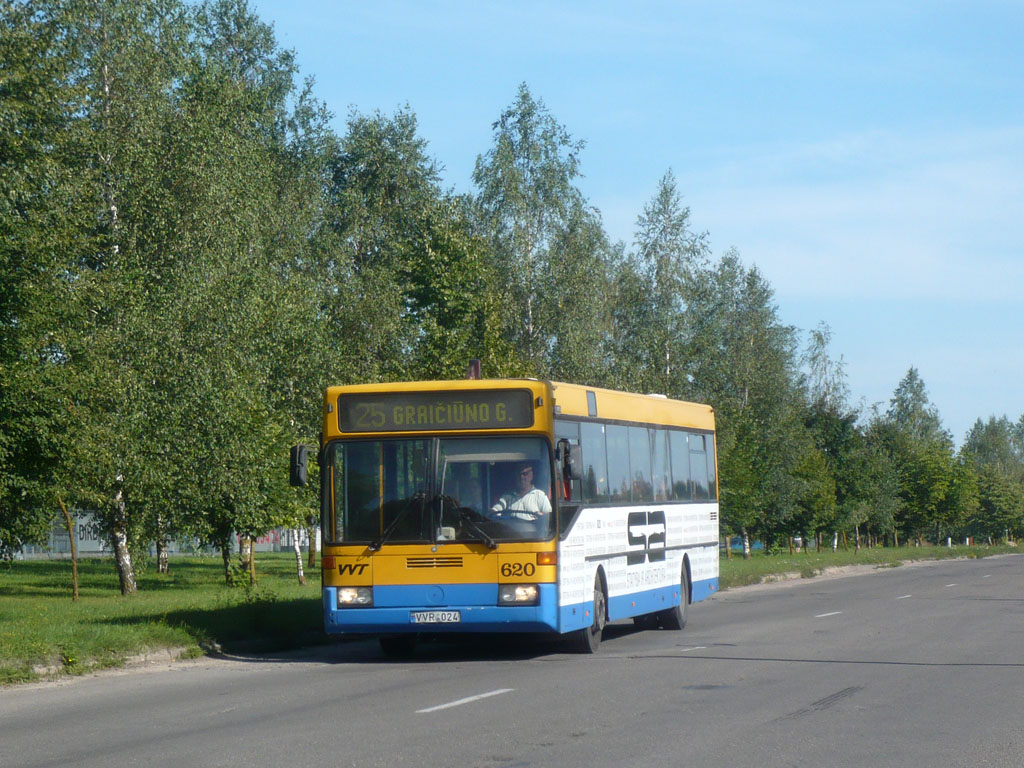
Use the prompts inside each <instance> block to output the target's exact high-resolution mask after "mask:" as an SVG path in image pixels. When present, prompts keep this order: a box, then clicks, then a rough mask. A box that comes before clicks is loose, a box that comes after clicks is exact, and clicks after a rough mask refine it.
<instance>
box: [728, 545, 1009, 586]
mask: <svg viewBox="0 0 1024 768" xmlns="http://www.w3.org/2000/svg"><path fill="white" fill-rule="evenodd" d="M1019 551H1020V550H1019V549H1017V548H1016V547H1013V546H994V547H984V546H974V547H962V546H961V547H952V548H946V547H934V546H924V547H913V546H910V547H872V548H870V549H867V548H865V549H861V550H860V552H855V551H854V550H853V549H850V550H849V551H846V550H843V549H839V550H837V551H836V552H834V553H833V552H832V551H831V550H823V551H822V552H816V551H814V550H811V551H810V552H802V551H801V552H798V553H795V554H792V555H790V554H788V553H786V554H772V555H766V554H764V553H763V552H760V551H756V552H754V553H753V556H752V557H751V558H750V559H749V560H744V559H743V556H742V554H738V553H736V552H733V556H732V557H731V558H727V557H725V555H724V553H723V555H722V558H721V560H720V561H719V585H720V587H721V588H722V589H728V588H729V587H742V586H746V585H748V584H759V583H761V582H763V581H770V580H772V579H778V578H782V577H784V576H791V575H793V574H799V575H800V576H801V577H803V578H813V577H814V576H817V575H819V574H820V573H822V572H823V571H825V570H826V569H828V568H841V567H844V566H850V565H873V566H874V567H875V568H895V567H897V566H899V565H901V564H902V563H905V562H911V561H914V560H941V559H949V558H958V557H972V558H973V557H985V556H987V555H996V554H1007V553H1011V552H1019Z"/></svg>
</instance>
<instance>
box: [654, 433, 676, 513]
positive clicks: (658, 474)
mask: <svg viewBox="0 0 1024 768" xmlns="http://www.w3.org/2000/svg"><path fill="white" fill-rule="evenodd" d="M648 431H649V432H650V436H651V481H652V482H653V483H654V500H655V501H666V500H668V498H669V495H668V494H669V483H670V478H671V472H670V469H671V467H670V466H669V463H668V432H666V431H665V430H664V429H653V428H652V429H650V430H648Z"/></svg>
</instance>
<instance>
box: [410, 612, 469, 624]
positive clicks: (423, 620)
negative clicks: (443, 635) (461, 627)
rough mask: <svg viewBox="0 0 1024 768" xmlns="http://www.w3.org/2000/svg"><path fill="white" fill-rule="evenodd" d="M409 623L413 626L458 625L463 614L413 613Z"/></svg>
mask: <svg viewBox="0 0 1024 768" xmlns="http://www.w3.org/2000/svg"><path fill="white" fill-rule="evenodd" d="M409 621H410V622H411V623H413V624H458V623H459V622H460V621H462V614H461V613H459V612H458V611H412V612H411V613H410V614H409Z"/></svg>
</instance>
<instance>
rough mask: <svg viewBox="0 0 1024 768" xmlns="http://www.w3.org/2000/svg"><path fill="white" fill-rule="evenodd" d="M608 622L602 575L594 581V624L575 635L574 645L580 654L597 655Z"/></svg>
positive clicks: (577, 631)
mask: <svg viewBox="0 0 1024 768" xmlns="http://www.w3.org/2000/svg"><path fill="white" fill-rule="evenodd" d="M607 621H608V597H607V596H606V595H605V593H604V584H602V583H601V576H600V574H599V575H598V576H597V577H596V578H595V579H594V623H593V624H591V625H590V626H589V627H584V628H583V629H579V630H576V632H574V633H573V638H572V640H573V645H574V646H575V649H576V651H577V652H579V653H597V649H598V648H599V647H600V646H601V633H603V632H604V625H605V624H606V623H607Z"/></svg>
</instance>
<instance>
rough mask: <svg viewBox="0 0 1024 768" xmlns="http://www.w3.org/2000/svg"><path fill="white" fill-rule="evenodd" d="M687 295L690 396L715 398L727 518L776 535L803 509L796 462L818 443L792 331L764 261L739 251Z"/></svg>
mask: <svg viewBox="0 0 1024 768" xmlns="http://www.w3.org/2000/svg"><path fill="white" fill-rule="evenodd" d="M686 304H687V311H688V313H689V314H690V319H689V327H690V329H691V335H690V337H689V339H688V347H687V350H688V352H687V367H686V380H687V381H688V383H689V386H688V391H689V393H690V399H694V400H698V401H701V402H707V403H710V404H711V405H713V406H714V407H715V413H716V419H717V423H718V454H719V465H720V470H719V471H720V474H721V476H722V478H723V483H722V494H721V505H722V524H723V527H725V528H726V530H731V531H735V532H737V533H740V534H742V535H745V536H746V535H749V534H751V533H753V532H755V531H756V532H757V533H759V534H761V535H762V536H764V537H765V539H766V542H767V543H770V542H771V538H772V537H773V536H774V534H775V533H777V532H779V531H781V530H782V529H783V528H784V527H785V526H786V525H787V524H788V521H789V520H790V519H791V518H792V517H793V516H794V515H795V514H796V512H797V509H798V499H799V496H800V494H801V492H802V491H801V483H800V481H799V480H798V472H797V468H798V467H799V466H800V464H801V461H803V459H804V454H805V453H806V451H807V450H808V449H809V448H810V447H811V443H810V441H809V440H808V439H807V437H806V434H805V432H804V427H803V424H802V422H801V410H800V393H799V390H798V389H797V387H796V354H795V333H794V330H793V328H792V327H790V326H786V325H783V324H782V323H781V322H780V320H779V318H778V309H777V307H776V306H775V303H774V299H773V293H772V289H771V287H770V286H769V285H768V283H767V282H766V281H765V280H764V278H763V277H762V276H761V274H760V272H759V271H758V270H757V268H756V267H751V268H749V269H748V268H746V267H745V266H744V265H743V264H742V262H741V261H740V258H739V255H738V254H737V253H735V252H734V251H730V252H729V253H727V254H725V256H723V257H722V258H721V260H720V261H719V263H718V264H717V265H715V266H714V267H713V268H710V269H707V270H705V271H702V272H701V273H700V275H699V278H698V279H695V280H694V281H692V282H691V284H690V287H689V291H688V293H687V296H686ZM737 479H738V480H739V482H738V483H737V484H733V481H734V480H737Z"/></svg>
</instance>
